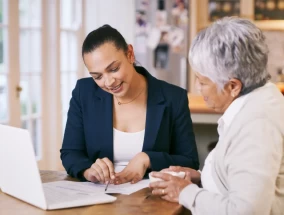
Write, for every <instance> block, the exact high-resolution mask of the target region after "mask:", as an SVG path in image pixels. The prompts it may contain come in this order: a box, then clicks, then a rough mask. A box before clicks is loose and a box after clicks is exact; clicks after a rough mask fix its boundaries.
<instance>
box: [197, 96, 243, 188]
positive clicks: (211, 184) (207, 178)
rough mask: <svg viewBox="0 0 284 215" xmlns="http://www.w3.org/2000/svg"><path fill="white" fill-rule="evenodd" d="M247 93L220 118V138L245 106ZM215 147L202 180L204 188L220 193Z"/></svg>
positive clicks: (207, 161)
mask: <svg viewBox="0 0 284 215" xmlns="http://www.w3.org/2000/svg"><path fill="white" fill-rule="evenodd" d="M247 96H248V94H247V95H244V96H241V97H239V98H237V99H236V100H234V101H233V102H232V104H231V105H230V106H229V107H228V108H227V110H226V111H225V113H224V114H223V115H222V117H221V118H220V119H219V120H218V134H219V140H220V139H222V138H223V134H225V130H226V129H227V128H228V127H229V126H230V125H231V123H232V121H233V119H234V117H235V116H236V115H237V114H238V112H239V111H240V110H241V108H242V107H243V105H244V103H245V100H246V98H247ZM214 153H215V149H213V150H212V151H211V152H210V153H209V155H208V156H207V158H206V160H205V164H204V167H203V170H202V173H201V182H202V186H203V188H204V189H206V190H208V191H210V192H214V193H220V191H219V189H218V187H217V186H216V183H215V181H214V180H213V176H212V163H213V157H214Z"/></svg>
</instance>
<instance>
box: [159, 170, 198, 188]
mask: <svg viewBox="0 0 284 215" xmlns="http://www.w3.org/2000/svg"><path fill="white" fill-rule="evenodd" d="M167 171H172V172H185V173H187V172H189V174H190V180H191V181H192V183H194V184H200V181H201V174H200V172H198V171H196V170H195V169H191V168H187V167H181V166H170V167H169V168H167V169H163V170H162V171H161V172H167Z"/></svg>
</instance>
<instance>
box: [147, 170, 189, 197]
mask: <svg viewBox="0 0 284 215" xmlns="http://www.w3.org/2000/svg"><path fill="white" fill-rule="evenodd" d="M151 175H152V176H153V177H155V178H160V179H162V180H163V181H157V182H153V183H151V184H150V185H149V187H150V188H152V189H153V190H152V194H153V195H157V196H161V198H162V199H165V200H167V201H170V202H178V200H179V194H180V192H181V191H182V190H183V189H184V188H185V187H186V186H188V185H190V184H192V182H191V180H190V173H189V172H186V173H185V178H179V177H177V176H172V175H170V174H167V173H162V172H152V173H151Z"/></svg>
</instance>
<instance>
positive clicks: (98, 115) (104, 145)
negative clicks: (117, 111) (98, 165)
mask: <svg viewBox="0 0 284 215" xmlns="http://www.w3.org/2000/svg"><path fill="white" fill-rule="evenodd" d="M112 101H113V99H112V95H111V94H108V93H107V92H105V91H103V90H102V89H100V88H98V89H96V92H95V94H94V103H95V109H94V115H93V116H94V118H93V122H94V124H93V125H94V140H95V143H94V144H99V145H100V149H101V150H100V154H99V157H100V158H103V157H107V158H109V159H110V160H111V161H112V162H113V118H112V115H113V113H112V108H113V104H112Z"/></svg>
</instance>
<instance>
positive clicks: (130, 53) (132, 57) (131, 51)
mask: <svg viewBox="0 0 284 215" xmlns="http://www.w3.org/2000/svg"><path fill="white" fill-rule="evenodd" d="M127 59H128V61H129V62H130V63H131V64H133V63H134V62H135V55H134V49H133V46H132V45H131V44H128V52H127Z"/></svg>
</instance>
